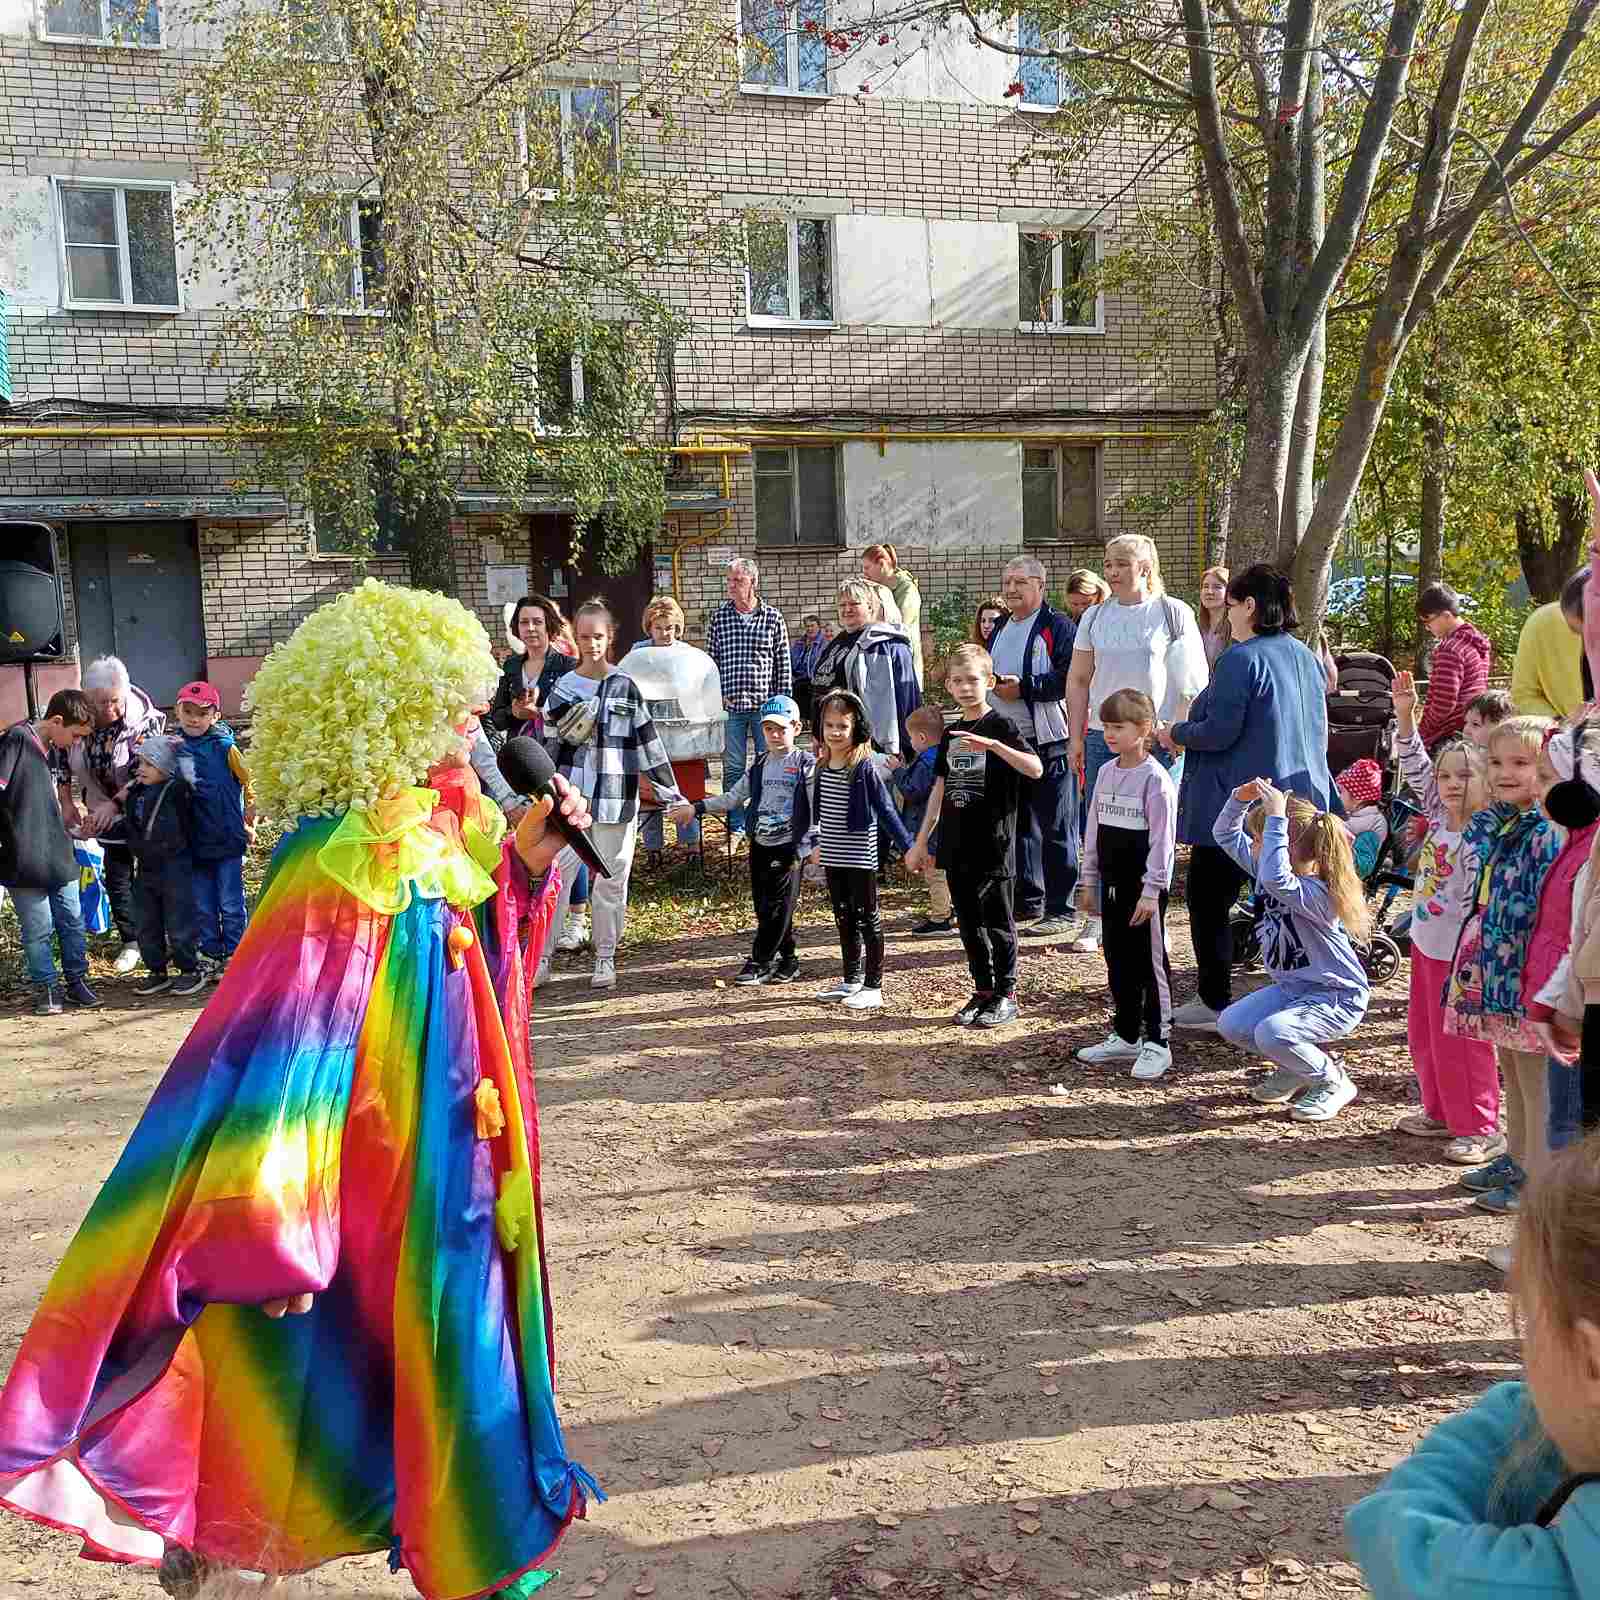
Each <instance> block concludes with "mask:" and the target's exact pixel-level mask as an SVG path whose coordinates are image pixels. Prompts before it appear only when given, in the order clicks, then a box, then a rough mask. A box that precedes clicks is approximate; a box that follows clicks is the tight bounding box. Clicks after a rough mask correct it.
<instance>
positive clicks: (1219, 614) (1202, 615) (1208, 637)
mask: <svg viewBox="0 0 1600 1600" xmlns="http://www.w3.org/2000/svg"><path fill="white" fill-rule="evenodd" d="M1195 615H1196V620H1197V621H1198V622H1199V624H1200V642H1201V643H1202V644H1203V645H1204V646H1205V651H1206V666H1207V667H1208V668H1210V669H1212V670H1213V671H1214V670H1215V669H1216V665H1217V657H1218V656H1220V655H1221V654H1222V652H1223V651H1224V650H1226V649H1227V648H1228V646H1229V645H1230V644H1232V643H1233V630H1232V629H1231V628H1230V627H1229V626H1228V569H1227V568H1226V567H1207V568H1206V570H1205V571H1204V572H1202V573H1201V574H1200V609H1199V611H1198V612H1197V613H1196V614H1195Z"/></svg>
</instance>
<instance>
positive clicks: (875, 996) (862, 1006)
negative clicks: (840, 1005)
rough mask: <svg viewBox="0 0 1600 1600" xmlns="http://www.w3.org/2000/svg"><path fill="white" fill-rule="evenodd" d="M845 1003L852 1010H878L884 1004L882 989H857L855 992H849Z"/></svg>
mask: <svg viewBox="0 0 1600 1600" xmlns="http://www.w3.org/2000/svg"><path fill="white" fill-rule="evenodd" d="M844 1003H845V1004H846V1005H847V1006H849V1008H850V1009H851V1010H852V1011H876V1010H878V1009H879V1008H880V1007H881V1006H882V1005H883V990H882V989H865V988H862V989H857V990H856V992H855V993H854V994H847V995H846V996H845V997H844Z"/></svg>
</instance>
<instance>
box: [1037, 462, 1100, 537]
mask: <svg viewBox="0 0 1600 1600" xmlns="http://www.w3.org/2000/svg"><path fill="white" fill-rule="evenodd" d="M1097 457H1098V451H1097V450H1096V449H1095V447H1094V446H1093V445H1048V446H1045V447H1042V448H1041V447H1037V446H1031V445H1030V446H1024V448H1023V451H1022V541H1023V543H1024V544H1052V543H1057V542H1060V541H1062V540H1066V541H1069V542H1080V541H1081V542H1084V543H1091V544H1092V543H1097V542H1098V541H1099V538H1100V489H1099V461H1098V459H1097Z"/></svg>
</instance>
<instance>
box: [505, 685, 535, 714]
mask: <svg viewBox="0 0 1600 1600" xmlns="http://www.w3.org/2000/svg"><path fill="white" fill-rule="evenodd" d="M511 714H512V716H514V717H515V718H516V719H517V720H518V721H519V722H532V721H533V719H534V718H535V717H536V716H538V714H539V687H538V685H537V684H535V685H534V687H533V688H531V689H529V690H528V692H527V693H526V694H524V695H521V696H519V697H518V698H517V699H515V700H513V701H512V702H511Z"/></svg>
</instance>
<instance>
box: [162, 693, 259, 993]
mask: <svg viewBox="0 0 1600 1600" xmlns="http://www.w3.org/2000/svg"><path fill="white" fill-rule="evenodd" d="M221 716H222V699H221V696H220V695H218V693H217V691H216V688H215V687H214V686H213V685H212V684H209V683H186V684H185V685H184V686H183V688H181V689H180V690H179V691H178V725H179V726H180V727H181V728H182V729H183V740H182V744H181V747H180V751H179V753H180V756H181V758H182V761H183V775H184V777H185V778H186V779H187V780H188V782H189V785H190V787H191V789H192V790H193V796H194V834H193V843H192V846H191V859H192V864H193V887H194V915H195V940H196V942H197V943H198V944H199V946H200V954H201V959H202V961H203V963H204V967H205V972H206V977H207V979H208V980H211V981H215V979H216V978H218V977H219V976H220V975H221V972H222V969H223V967H224V966H225V965H226V964H227V961H228V958H229V957H230V956H231V955H232V954H233V952H234V951H235V950H237V949H238V948H239V941H240V939H242V938H243V937H244V925H245V920H246V919H245V910H244V856H245V851H246V850H248V849H249V848H250V843H251V841H252V840H253V839H254V838H255V834H256V801H255V791H254V790H253V789H252V788H251V786H250V769H249V768H248V767H246V766H245V764H244V758H243V757H242V756H241V755H240V754H239V747H238V745H237V744H235V743H234V738H233V730H232V729H231V728H230V727H229V726H228V725H227V723H225V722H223V721H221V720H220V719H221Z"/></svg>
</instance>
